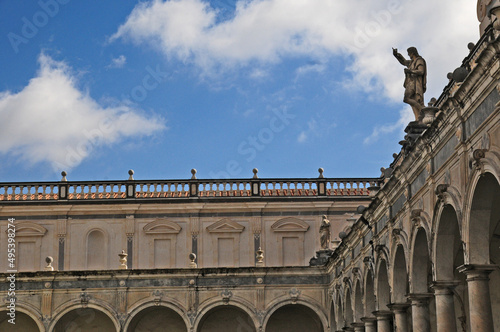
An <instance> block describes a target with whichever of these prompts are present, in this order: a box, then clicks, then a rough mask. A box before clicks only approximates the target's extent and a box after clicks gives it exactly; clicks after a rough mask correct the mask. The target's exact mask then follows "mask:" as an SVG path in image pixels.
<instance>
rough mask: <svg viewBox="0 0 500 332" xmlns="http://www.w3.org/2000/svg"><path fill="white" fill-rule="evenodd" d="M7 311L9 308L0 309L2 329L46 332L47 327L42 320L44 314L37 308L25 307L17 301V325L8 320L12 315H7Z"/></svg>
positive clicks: (14, 331)
mask: <svg viewBox="0 0 500 332" xmlns="http://www.w3.org/2000/svg"><path fill="white" fill-rule="evenodd" d="M7 313H8V310H3V308H2V310H1V311H0V331H12V332H45V327H44V326H43V323H42V321H41V320H40V318H41V317H42V315H41V313H40V312H38V311H37V310H33V309H31V308H28V307H25V306H24V305H23V304H21V303H18V302H16V316H15V317H16V320H15V322H16V324H15V325H13V324H11V323H9V322H8V320H9V319H10V317H9V316H7ZM20 314H21V315H20Z"/></svg>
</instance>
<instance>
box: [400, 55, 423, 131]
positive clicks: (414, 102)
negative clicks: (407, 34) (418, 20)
mask: <svg viewBox="0 0 500 332" xmlns="http://www.w3.org/2000/svg"><path fill="white" fill-rule="evenodd" d="M392 53H393V54H394V56H395V57H396V59H398V61H399V62H400V63H401V64H402V65H403V66H406V68H405V82H404V84H403V87H404V88H405V94H404V98H403V102H404V103H407V104H409V105H410V106H411V108H412V110H413V114H414V115H415V121H418V122H421V121H422V119H421V116H420V114H421V111H422V108H423V107H424V106H425V105H424V92H425V90H426V84H427V65H426V64H425V60H424V58H422V57H421V56H420V55H419V54H418V51H417V49H416V48H415V47H410V48H408V56H409V57H410V60H406V59H405V57H404V56H402V55H401V54H400V53H398V50H397V49H395V48H393V49H392Z"/></svg>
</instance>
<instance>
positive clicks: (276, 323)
mask: <svg viewBox="0 0 500 332" xmlns="http://www.w3.org/2000/svg"><path fill="white" fill-rule="evenodd" d="M283 331H287V332H303V331H308V332H323V326H322V324H321V320H320V318H319V317H318V314H316V313H315V312H314V311H313V310H312V309H310V308H308V307H306V306H304V305H300V304H289V305H285V306H283V307H281V308H279V309H278V310H276V311H275V312H274V313H273V314H272V315H271V317H270V318H269V321H268V322H267V326H266V332H283Z"/></svg>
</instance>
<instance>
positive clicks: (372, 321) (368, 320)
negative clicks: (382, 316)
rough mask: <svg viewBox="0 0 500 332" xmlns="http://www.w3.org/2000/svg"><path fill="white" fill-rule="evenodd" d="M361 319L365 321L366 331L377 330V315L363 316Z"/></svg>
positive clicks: (373, 331)
mask: <svg viewBox="0 0 500 332" xmlns="http://www.w3.org/2000/svg"><path fill="white" fill-rule="evenodd" d="M361 321H362V322H363V323H365V332H377V319H376V318H375V317H363V318H361Z"/></svg>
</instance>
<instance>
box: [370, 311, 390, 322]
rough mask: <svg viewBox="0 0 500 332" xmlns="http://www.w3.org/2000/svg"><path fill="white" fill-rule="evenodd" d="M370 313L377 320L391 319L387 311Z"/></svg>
mask: <svg viewBox="0 0 500 332" xmlns="http://www.w3.org/2000/svg"><path fill="white" fill-rule="evenodd" d="M372 313H373V315H374V316H375V317H377V320H389V319H391V318H392V312H390V311H388V310H378V311H374V312H372Z"/></svg>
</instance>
